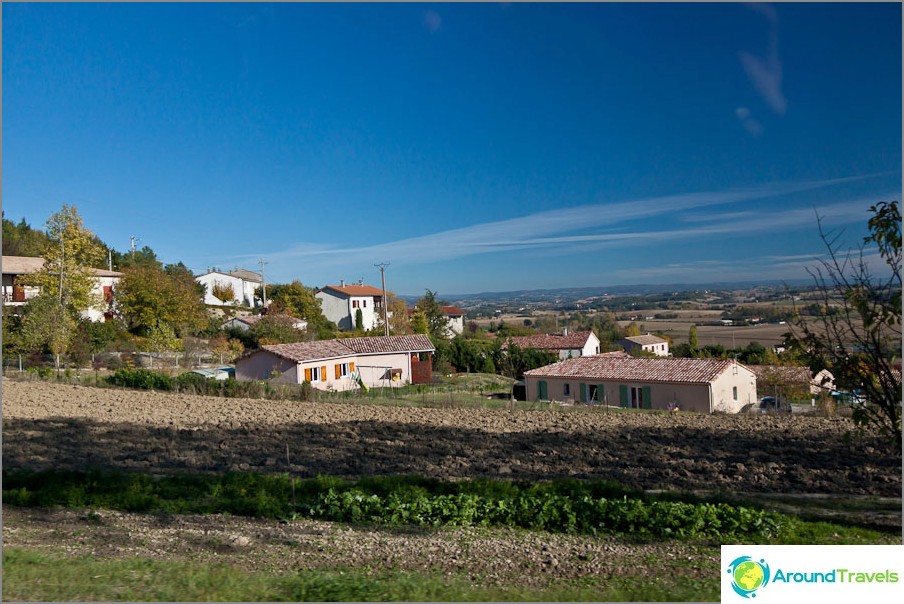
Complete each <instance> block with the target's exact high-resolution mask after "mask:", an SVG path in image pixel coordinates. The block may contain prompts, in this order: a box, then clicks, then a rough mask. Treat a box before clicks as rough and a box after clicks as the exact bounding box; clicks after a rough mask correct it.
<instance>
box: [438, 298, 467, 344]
mask: <svg viewBox="0 0 904 604" xmlns="http://www.w3.org/2000/svg"><path fill="white" fill-rule="evenodd" d="M443 314H444V315H446V329H448V330H449V334H450V335H451V336H452V337H455V336H457V335H461V334H463V333H464V332H465V311H463V310H462V309H460V308H458V307H457V306H449V305H446V306H443Z"/></svg>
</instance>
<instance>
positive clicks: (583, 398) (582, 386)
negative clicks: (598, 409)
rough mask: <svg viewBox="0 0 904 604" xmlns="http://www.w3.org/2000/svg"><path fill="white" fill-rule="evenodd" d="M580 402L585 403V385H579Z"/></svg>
mask: <svg viewBox="0 0 904 604" xmlns="http://www.w3.org/2000/svg"><path fill="white" fill-rule="evenodd" d="M581 402H582V403H586V402H587V384H581Z"/></svg>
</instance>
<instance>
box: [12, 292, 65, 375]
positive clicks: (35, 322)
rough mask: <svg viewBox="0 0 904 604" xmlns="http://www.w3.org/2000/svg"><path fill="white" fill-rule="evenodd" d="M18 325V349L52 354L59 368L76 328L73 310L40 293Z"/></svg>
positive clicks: (24, 309)
mask: <svg viewBox="0 0 904 604" xmlns="http://www.w3.org/2000/svg"><path fill="white" fill-rule="evenodd" d="M21 325H22V326H21V331H20V335H19V341H20V343H21V347H22V348H23V349H24V350H26V351H29V352H40V351H43V350H47V351H49V352H51V353H52V354H53V355H54V358H55V362H56V367H57V369H59V368H60V357H61V356H62V355H64V354H66V352H67V351H68V350H69V346H70V345H71V344H72V338H73V336H74V335H75V330H76V327H77V325H78V324H77V321H76V318H75V314H74V312H73V310H72V308H71V307H69V306H66V305H61V304H60V303H59V300H58V299H57V298H54V297H53V296H49V295H47V294H44V293H42V294H41V295H39V296H37V297H34V298H31V299H30V300H29V301H28V304H26V305H25V307H24V308H23V310H22V324H21Z"/></svg>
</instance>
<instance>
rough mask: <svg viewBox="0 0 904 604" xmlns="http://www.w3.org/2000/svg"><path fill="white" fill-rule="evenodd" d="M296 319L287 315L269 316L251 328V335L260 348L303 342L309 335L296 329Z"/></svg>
mask: <svg viewBox="0 0 904 604" xmlns="http://www.w3.org/2000/svg"><path fill="white" fill-rule="evenodd" d="M294 324H295V319H293V318H292V317H290V316H287V315H273V314H268V315H266V316H264V317H262V318H261V320H260V321H258V322H257V323H255V324H254V325H252V326H251V329H250V333H251V335H252V337H253V338H254V341H255V343H256V344H257V345H258V346H265V345H268V344H291V343H292V342H303V341H304V340H306V339H307V334H306V333H305V332H304V331H302V330H300V329H295V326H294Z"/></svg>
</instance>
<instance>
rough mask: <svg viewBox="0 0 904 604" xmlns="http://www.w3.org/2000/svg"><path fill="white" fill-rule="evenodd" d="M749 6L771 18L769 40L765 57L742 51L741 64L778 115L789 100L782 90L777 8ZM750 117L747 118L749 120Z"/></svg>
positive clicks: (785, 107)
mask: <svg viewBox="0 0 904 604" xmlns="http://www.w3.org/2000/svg"><path fill="white" fill-rule="evenodd" d="M747 6H748V8H751V9H752V10H755V11H756V12H758V13H760V14H761V15H763V16H765V17H766V18H767V19H768V20H769V24H770V27H769V42H768V46H767V49H766V56H765V57H758V56H756V55H754V54H752V53H749V52H746V51H741V53H740V58H741V64H742V65H743V66H744V71H746V72H747V77H748V78H749V79H750V82H751V83H752V84H753V86H754V88H756V89H757V92H759V93H760V95H761V96H762V97H763V99H764V100H765V101H766V103H767V104H768V105H769V106H770V107H771V108H772V110H773V111H775V112H776V113H777V114H778V115H784V114H785V112H786V111H787V110H788V101H787V99H786V98H785V95H784V93H783V92H782V62H781V59H780V58H779V54H778V15H777V14H776V12H775V9H774V8H773V7H772V6H770V5H768V4H747ZM739 117H740V116H739ZM749 119H750V118H747V120H749ZM747 120H745V119H744V118H742V121H744V123H745V127H746V128H748V131H750V129H751V127H750V122H749V121H747ZM754 123H755V121H754ZM760 131H761V130H760ZM751 134H753V132H751Z"/></svg>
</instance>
